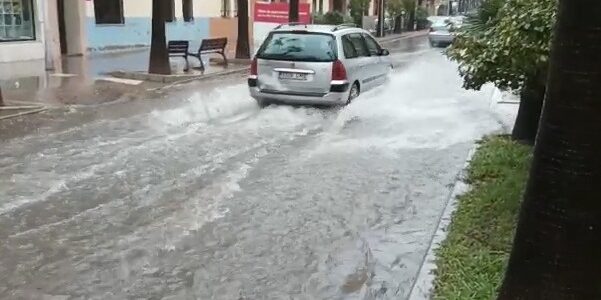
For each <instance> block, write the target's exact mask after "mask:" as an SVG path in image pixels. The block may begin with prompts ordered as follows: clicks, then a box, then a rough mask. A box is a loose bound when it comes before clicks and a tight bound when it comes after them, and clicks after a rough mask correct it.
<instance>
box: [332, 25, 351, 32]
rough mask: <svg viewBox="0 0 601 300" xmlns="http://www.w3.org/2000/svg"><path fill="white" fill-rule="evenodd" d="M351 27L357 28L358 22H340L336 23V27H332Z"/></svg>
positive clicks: (337, 28) (335, 28) (336, 28)
mask: <svg viewBox="0 0 601 300" xmlns="http://www.w3.org/2000/svg"><path fill="white" fill-rule="evenodd" d="M349 27H353V28H355V27H357V24H355V23H343V24H338V25H336V27H334V29H332V31H337V30H340V29H344V28H349Z"/></svg>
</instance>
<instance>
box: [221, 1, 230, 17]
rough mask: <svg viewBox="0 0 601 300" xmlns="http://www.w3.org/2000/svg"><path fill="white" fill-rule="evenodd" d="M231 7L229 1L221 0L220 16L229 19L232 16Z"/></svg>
mask: <svg viewBox="0 0 601 300" xmlns="http://www.w3.org/2000/svg"><path fill="white" fill-rule="evenodd" d="M231 10H232V6H231V4H230V0H221V16H222V17H224V18H229V17H230V16H231V15H232V12H231Z"/></svg>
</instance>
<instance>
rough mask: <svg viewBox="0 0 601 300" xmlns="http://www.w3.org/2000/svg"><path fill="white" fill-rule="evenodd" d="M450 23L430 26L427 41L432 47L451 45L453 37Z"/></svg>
mask: <svg viewBox="0 0 601 300" xmlns="http://www.w3.org/2000/svg"><path fill="white" fill-rule="evenodd" d="M451 27H452V25H451V23H449V22H444V23H436V24H432V26H430V32H429V33H428V39H429V40H430V45H431V46H432V47H440V46H448V45H450V44H452V43H453V40H454V39H455V35H454V34H453V33H452V32H451Z"/></svg>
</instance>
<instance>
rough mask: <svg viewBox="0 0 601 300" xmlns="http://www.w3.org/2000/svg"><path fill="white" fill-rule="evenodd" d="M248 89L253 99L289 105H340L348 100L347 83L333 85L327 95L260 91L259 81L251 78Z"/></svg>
mask: <svg viewBox="0 0 601 300" xmlns="http://www.w3.org/2000/svg"><path fill="white" fill-rule="evenodd" d="M248 88H249V91H250V95H251V97H253V98H254V99H255V100H257V101H265V102H282V103H288V104H315V105H340V104H344V103H346V100H347V99H348V90H349V84H348V83H347V82H344V83H342V82H341V83H340V84H336V85H332V86H331V87H330V91H329V92H327V93H308V92H293V91H285V90H265V89H260V88H259V86H258V84H257V80H256V79H252V78H249V79H248Z"/></svg>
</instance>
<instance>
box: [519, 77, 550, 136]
mask: <svg viewBox="0 0 601 300" xmlns="http://www.w3.org/2000/svg"><path fill="white" fill-rule="evenodd" d="M544 99H545V85H544V84H542V83H540V82H539V81H538V80H536V79H535V78H533V79H530V80H528V81H526V84H525V85H524V87H523V88H522V90H521V92H520V107H519V109H518V115H517V117H516V119H515V124H514V126H513V131H512V133H511V137H512V138H513V139H514V140H516V141H520V142H522V143H525V144H528V145H534V140H535V139H536V133H537V132H538V124H539V121H540V115H541V111H542V108H543V100H544Z"/></svg>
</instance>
